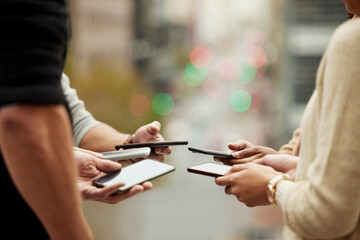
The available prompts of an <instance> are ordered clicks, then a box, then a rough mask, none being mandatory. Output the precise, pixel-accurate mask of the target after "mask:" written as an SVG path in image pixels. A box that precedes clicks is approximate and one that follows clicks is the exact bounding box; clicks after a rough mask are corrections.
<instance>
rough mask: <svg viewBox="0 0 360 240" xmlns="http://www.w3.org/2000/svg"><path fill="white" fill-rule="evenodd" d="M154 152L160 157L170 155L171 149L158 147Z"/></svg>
mask: <svg viewBox="0 0 360 240" xmlns="http://www.w3.org/2000/svg"><path fill="white" fill-rule="evenodd" d="M154 152H155V153H156V154H160V155H170V154H171V147H157V148H155V149H154Z"/></svg>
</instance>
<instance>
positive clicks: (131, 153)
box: [101, 147, 151, 161]
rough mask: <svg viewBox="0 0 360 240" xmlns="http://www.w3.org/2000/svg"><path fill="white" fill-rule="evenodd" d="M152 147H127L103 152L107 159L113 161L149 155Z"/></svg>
mask: <svg viewBox="0 0 360 240" xmlns="http://www.w3.org/2000/svg"><path fill="white" fill-rule="evenodd" d="M150 152H151V149H150V148H148V147H144V148H134V149H126V150H119V151H112V152H103V153H101V154H102V155H103V156H104V158H105V159H108V160H112V161H120V160H126V159H134V158H142V157H147V156H149V154H150Z"/></svg>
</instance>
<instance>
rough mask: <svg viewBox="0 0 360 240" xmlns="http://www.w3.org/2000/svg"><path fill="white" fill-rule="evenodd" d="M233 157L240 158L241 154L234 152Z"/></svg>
mask: <svg viewBox="0 0 360 240" xmlns="http://www.w3.org/2000/svg"><path fill="white" fill-rule="evenodd" d="M232 156H233V157H234V158H237V157H239V156H240V152H234V153H233V154H232Z"/></svg>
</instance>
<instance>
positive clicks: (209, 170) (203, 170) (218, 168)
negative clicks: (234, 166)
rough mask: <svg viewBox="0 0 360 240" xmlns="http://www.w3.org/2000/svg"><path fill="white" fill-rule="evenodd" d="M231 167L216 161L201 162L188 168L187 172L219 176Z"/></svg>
mask: <svg viewBox="0 0 360 240" xmlns="http://www.w3.org/2000/svg"><path fill="white" fill-rule="evenodd" d="M230 169H231V166H228V165H223V164H218V163H211V162H208V163H202V164H199V165H196V166H193V167H189V168H188V172H191V173H197V174H202V175H206V176H210V177H220V176H224V174H225V173H226V172H227V171H229V170H230Z"/></svg>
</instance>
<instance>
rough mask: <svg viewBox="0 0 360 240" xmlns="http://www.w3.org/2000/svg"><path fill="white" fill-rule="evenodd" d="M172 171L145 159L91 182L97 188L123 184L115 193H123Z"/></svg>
mask: <svg viewBox="0 0 360 240" xmlns="http://www.w3.org/2000/svg"><path fill="white" fill-rule="evenodd" d="M174 170H175V167H174V166H171V165H168V164H165V163H162V162H159V161H155V160H151V159H145V160H142V161H140V162H137V163H134V164H132V165H130V166H128V167H124V168H123V169H121V170H120V171H116V172H112V173H109V174H107V175H105V176H103V177H100V178H98V179H95V180H94V181H93V182H94V184H95V185H96V186H98V187H105V186H111V185H113V184H116V183H119V182H124V183H125V186H122V187H120V188H119V190H118V191H117V192H118V193H124V192H126V191H128V190H129V189H130V188H132V187H133V186H135V185H137V184H142V183H144V182H146V181H149V180H152V179H154V178H157V177H160V176H162V175H165V174H167V173H169V172H172V171H174Z"/></svg>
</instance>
